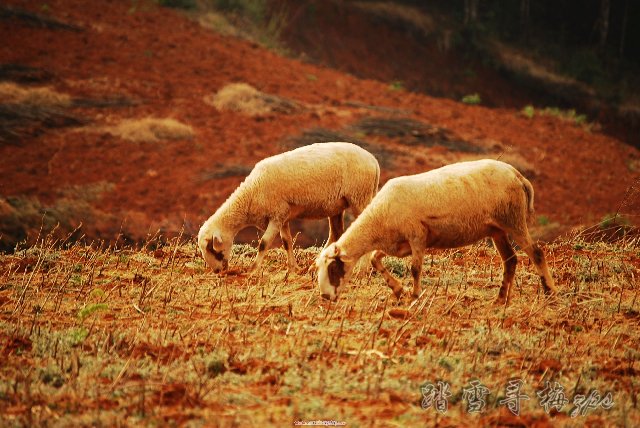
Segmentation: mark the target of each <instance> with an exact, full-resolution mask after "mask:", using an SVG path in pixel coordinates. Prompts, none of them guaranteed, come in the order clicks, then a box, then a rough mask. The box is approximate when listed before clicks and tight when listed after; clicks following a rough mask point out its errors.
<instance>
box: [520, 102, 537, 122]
mask: <svg viewBox="0 0 640 428" xmlns="http://www.w3.org/2000/svg"><path fill="white" fill-rule="evenodd" d="M535 114H536V109H535V108H534V107H533V106H532V105H528V106H525V107H524V108H523V109H522V115H523V116H524V117H526V118H527V119H532V118H533V116H534V115H535Z"/></svg>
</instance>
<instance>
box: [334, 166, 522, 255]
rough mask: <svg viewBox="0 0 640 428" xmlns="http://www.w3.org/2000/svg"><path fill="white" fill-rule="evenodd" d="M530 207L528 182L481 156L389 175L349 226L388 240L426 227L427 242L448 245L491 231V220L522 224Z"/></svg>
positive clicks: (509, 225) (494, 223)
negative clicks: (479, 158) (428, 168)
mask: <svg viewBox="0 0 640 428" xmlns="http://www.w3.org/2000/svg"><path fill="white" fill-rule="evenodd" d="M532 210H533V188H532V187H531V183H529V181H528V180H526V178H524V177H523V176H522V175H521V174H520V173H519V172H518V171H517V170H516V169H515V168H513V167H512V166H511V165H509V164H506V163H504V162H500V161H495V160H489V159H484V160H478V161H470V162H460V163H456V164H452V165H447V166H444V167H442V168H438V169H435V170H432V171H429V172H425V173H422V174H417V175H411V176H403V177H397V178H394V179H391V180H389V181H388V182H387V183H386V184H385V185H384V186H383V187H382V189H381V190H380V192H379V193H378V194H377V195H376V197H375V198H374V199H373V201H372V202H371V204H370V205H369V206H368V207H367V209H366V210H365V212H364V213H362V215H361V216H360V217H359V218H358V219H356V221H355V223H354V224H353V225H352V227H351V228H353V229H356V228H358V227H360V228H362V230H363V232H362V233H372V232H366V231H378V232H373V233H380V234H381V235H385V236H387V237H388V239H389V240H390V241H393V240H402V239H403V237H405V239H406V237H408V236H420V234H425V233H428V236H425V238H426V239H427V246H428V247H436V248H452V247H459V246H464V245H468V244H471V243H473V242H476V241H477V240H479V239H482V238H483V237H485V236H488V235H490V229H491V228H492V227H495V226H500V227H501V228H502V227H503V226H504V227H505V228H506V229H512V230H513V229H517V230H520V229H522V228H523V227H525V228H526V221H527V217H528V214H529V213H530V212H531V211H532ZM351 228H350V229H351ZM383 231H384V232H383ZM425 231H426V232H425ZM349 232H352V231H350V230H348V231H347V233H346V234H345V235H343V239H345V240H346V239H349V238H350V236H347V235H351V234H350V233H349ZM353 232H355V230H354V231H353Z"/></svg>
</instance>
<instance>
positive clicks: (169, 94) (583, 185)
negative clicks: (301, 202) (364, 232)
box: [0, 0, 640, 239]
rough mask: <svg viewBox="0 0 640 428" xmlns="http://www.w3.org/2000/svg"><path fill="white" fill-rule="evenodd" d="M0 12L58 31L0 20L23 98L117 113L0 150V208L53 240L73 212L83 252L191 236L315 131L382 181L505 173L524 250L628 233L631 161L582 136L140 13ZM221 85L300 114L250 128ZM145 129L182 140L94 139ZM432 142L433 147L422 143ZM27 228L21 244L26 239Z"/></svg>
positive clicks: (163, 13)
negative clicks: (532, 228) (368, 155)
mask: <svg viewBox="0 0 640 428" xmlns="http://www.w3.org/2000/svg"><path fill="white" fill-rule="evenodd" d="M6 4H8V5H13V6H14V7H16V8H21V9H24V10H27V11H29V12H32V13H37V14H39V15H40V16H46V17H50V18H53V19H55V20H57V21H59V22H63V23H66V24H70V26H71V27H69V28H66V27H63V28H59V27H52V26H50V25H44V24H43V23H42V22H41V21H37V20H36V21H33V20H26V19H22V18H20V17H15V16H13V17H10V18H9V19H4V20H2V21H0V38H1V39H2V40H3V41H4V42H3V44H2V47H0V64H2V65H7V64H13V65H15V64H18V65H21V66H28V67H32V68H34V69H36V71H35V73H36V74H37V76H40V78H41V79H40V82H37V83H31V85H32V86H34V87H35V86H42V85H43V84H46V85H48V86H51V87H53V88H54V89H55V90H56V91H57V92H60V93H63V94H68V95H70V96H71V97H72V98H73V99H75V100H87V99H91V100H114V99H116V100H126V102H122V103H117V102H114V103H112V104H109V103H103V105H102V106H97V105H98V104H96V103H94V104H90V103H84V104H83V103H82V102H76V103H75V104H73V106H72V107H71V108H70V109H69V110H68V111H69V112H70V113H71V114H73V115H75V116H77V117H78V118H81V119H82V120H81V122H82V123H84V124H85V125H84V126H83V127H82V126H68V127H62V128H57V129H47V130H40V131H41V132H40V133H38V134H37V135H36V134H35V133H34V134H31V135H30V136H24V137H22V138H20V140H19V141H17V142H16V141H14V142H13V144H9V143H6V142H5V143H0V195H1V196H3V197H5V198H7V199H6V200H9V199H8V198H13V200H15V198H28V197H32V198H37V200H38V201H39V204H40V205H38V204H36V208H37V207H40V209H41V210H46V209H48V208H49V207H54V206H55V207H57V210H58V211H59V212H62V213H72V214H70V216H72V217H73V216H74V215H75V217H76V218H75V219H73V221H69V228H73V227H75V226H77V225H78V224H79V221H81V220H83V216H82V215H81V214H82V213H86V212H87V210H88V212H89V214H88V215H87V216H86V217H85V218H84V220H85V221H84V226H83V229H82V231H83V232H84V233H85V234H86V236H87V237H89V238H92V239H96V238H99V239H112V238H113V237H115V236H116V235H117V234H118V233H119V232H122V233H124V234H125V235H126V236H127V237H129V238H131V239H141V238H144V237H145V236H146V235H147V233H155V231H157V230H159V229H160V230H161V231H162V232H163V233H165V234H175V233H178V231H180V230H181V228H182V226H183V225H184V232H185V233H186V234H187V235H189V234H194V233H196V232H197V230H198V228H199V225H200V224H201V223H202V221H203V220H204V219H206V217H208V216H209V215H210V214H211V213H212V212H213V211H214V210H215V209H216V208H217V207H218V206H219V205H220V203H221V202H222V201H224V199H225V198H226V197H227V196H228V195H229V194H230V193H231V191H232V190H233V189H234V188H235V187H236V186H237V185H238V184H239V183H240V181H241V180H242V178H243V176H244V175H245V174H246V171H248V170H249V169H250V168H251V167H252V166H253V164H255V163H256V162H257V161H258V160H260V159H262V158H264V157H266V156H270V155H273V154H276V153H279V152H282V151H284V150H287V149H289V148H291V147H293V146H295V145H296V144H300V142H299V141H301V140H305V141H307V142H309V141H308V140H309V139H313V138H316V140H318V139H322V136H332V135H331V133H330V132H329V131H332V132H333V133H334V134H335V133H339V134H340V135H343V136H347V137H348V138H351V139H358V140H360V141H362V142H364V143H365V144H367V147H369V148H371V149H372V151H373V152H374V153H375V154H376V155H378V157H379V159H380V161H381V164H382V166H383V172H382V178H383V181H385V180H387V179H389V178H391V177H394V176H397V175H404V174H412V173H417V172H421V171H424V170H427V169H431V168H434V167H438V166H441V165H443V164H446V163H450V162H453V161H457V160H460V159H467V158H471V157H493V158H498V157H500V158H501V159H504V160H507V161H510V162H512V163H513V164H514V165H515V166H516V167H518V168H520V169H521V170H522V171H523V173H524V174H525V175H527V176H528V177H529V178H530V179H531V180H532V182H533V184H534V187H535V189H536V210H537V216H538V219H539V223H541V224H543V225H537V227H536V229H537V230H536V234H537V236H539V237H543V238H550V237H553V236H555V235H557V234H558V233H560V232H563V231H566V230H569V229H571V228H573V227H576V226H585V225H593V224H595V223H598V222H599V221H600V220H601V219H602V218H603V216H605V215H606V214H609V213H615V212H618V211H619V212H620V213H623V214H625V215H626V216H627V217H628V218H630V219H631V220H632V221H637V213H638V209H639V208H640V198H638V194H637V191H636V190H637V188H634V187H633V185H634V180H636V181H635V183H637V178H638V171H640V151H639V150H638V149H635V148H633V147H630V146H628V145H625V144H624V143H622V142H621V141H619V140H616V139H614V138H612V137H609V136H607V135H604V134H602V133H600V132H598V131H597V126H596V127H593V128H592V129H591V130H588V129H586V127H583V126H579V125H575V124H573V123H571V122H569V121H563V120H560V119H558V118H556V117H552V116H536V117H534V118H532V119H529V118H526V117H524V116H523V115H522V114H521V113H520V112H519V111H518V110H515V109H509V108H487V107H482V106H469V105H465V104H461V103H458V102H454V101H451V100H446V99H439V98H433V97H430V96H426V95H421V94H417V93H411V92H408V91H406V90H404V89H402V88H397V87H394V86H392V85H389V82H381V81H374V80H366V79H359V78H356V77H354V76H352V75H349V74H346V73H344V72H338V71H336V70H332V69H329V68H324V67H321V66H316V65H312V64H308V63H305V62H302V61H298V60H293V59H288V58H284V57H281V56H278V55H277V54H276V53H274V52H271V51H268V50H265V49H263V48H261V47H260V46H258V45H257V44H254V43H251V42H247V41H243V40H239V39H236V38H233V37H229V36H222V35H220V34H217V33H215V32H212V31H210V30H207V29H204V28H202V27H200V26H199V25H198V24H197V23H195V22H194V21H192V20H189V19H188V18H187V17H185V16H184V15H183V14H181V13H180V12H177V11H175V10H171V9H165V8H161V7H158V6H157V5H155V3H154V2H151V1H146V2H144V1H143V2H136V3H132V2H128V1H109V2H103V3H101V4H100V5H99V6H98V7H96V6H91V7H88V6H87V5H86V3H85V2H81V1H77V0H54V1H51V2H48V3H47V4H46V7H43V6H42V3H40V2H36V1H9V2H7V3H6ZM354 24H355V25H357V24H358V21H357V20H355V21H354ZM355 52H357V56H358V57H359V58H362V59H366V58H367V57H368V54H367V52H361V51H355ZM445 66H446V64H443V65H442V67H445ZM425 78H426V79H427V78H428V79H437V77H435V76H425ZM237 82H245V83H248V84H250V85H252V86H253V87H255V88H257V89H258V90H260V91H262V92H264V93H267V94H272V95H275V96H278V97H281V98H283V99H287V100H290V101H293V102H295V103H296V105H298V106H301V108H298V109H294V110H292V111H284V112H272V113H267V114H260V115H255V116H250V115H245V114H242V113H239V112H233V111H218V110H217V109H216V108H215V107H214V106H212V105H211V103H209V102H207V100H208V99H209V98H210V97H212V96H213V95H214V94H215V93H216V92H217V91H219V90H220V89H221V88H222V87H224V86H225V85H227V84H230V83H237ZM506 90H507V89H504V88H502V87H500V88H497V89H496V91H498V92H500V91H506ZM148 117H155V118H172V119H175V120H177V121H179V122H182V123H183V124H186V125H189V126H190V127H191V128H192V129H193V132H194V136H193V137H192V138H183V139H178V140H166V139H160V140H159V141H155V142H132V141H129V140H126V139H124V138H122V137H119V136H115V135H114V134H113V133H109V132H106V131H105V127H106V126H114V125H116V124H118V123H119V122H121V121H123V120H128V119H144V118H148ZM380 118H383V119H389V118H391V119H393V120H395V121H396V122H401V123H404V122H402V121H406V120H408V119H411V120H413V121H417V125H416V124H415V123H414V125H415V126H414V127H415V128H416V129H412V132H402V130H398V129H395V130H391V131H393V132H391V131H390V128H389V126H390V125H389V124H388V123H387V124H386V125H385V126H386V127H385V126H381V125H380V124H378V125H375V126H373V127H371V126H370V127H369V128H365V127H364V126H363V123H371V120H372V119H374V122H375V120H378V119H380ZM393 120H392V122H393ZM367 121H369V122H367ZM376 126H377V127H376ZM43 131H46V132H43ZM309 131H313V132H309ZM305 132H306V133H307V134H305ZM305 135H306V137H305ZM314 135H315V136H317V137H314ZM433 135H435V137H434V138H435V139H436V141H435V144H434V141H431V140H429V138H427V137H429V136H433ZM301 137H304V138H301ZM296 138H298V140H297V141H298V142H296V141H295V139H296ZM212 177H220V178H212ZM91 186H93V187H91ZM91 189H94V190H91ZM95 189H98V190H95ZM83 191H84V192H85V193H91V192H93V193H95V194H93V195H92V196H91V197H89V196H86V197H84V198H85V199H83V203H84V204H85V205H82V207H81V208H78V207H77V206H75V205H74V202H73V201H74V200H75V199H74V198H76V199H77V198H80V196H78V195H82V194H83V193H82V192H83ZM70 194H71V195H75V196H69V195H70ZM1 202H3V201H2V200H0V212H2V209H1V208H3V206H2V203H1ZM5 205H6V202H5ZM14 205H15V204H14ZM87 206H88V208H87ZM14 208H15V206H14ZM83 210H84V211H83ZM78 213H80V214H78ZM96 213H97V214H96ZM16 218H18V217H16ZM87 219H88V220H87ZM542 219H544V220H542ZM16 221H17V220H16ZM17 222H18V223H19V221H17ZM38 226H39V224H38ZM37 229H38V227H31V228H30V229H29V230H28V232H29V233H30V234H31V235H32V236H33V235H34V234H35V233H37ZM5 233H6V232H5ZM320 235H322V233H320ZM320 235H318V236H320ZM316 239H318V238H316Z"/></svg>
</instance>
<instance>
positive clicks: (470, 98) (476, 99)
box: [461, 93, 482, 105]
mask: <svg viewBox="0 0 640 428" xmlns="http://www.w3.org/2000/svg"><path fill="white" fill-rule="evenodd" d="M461 101H462V102H463V103H465V104H469V105H476V104H480V103H481V102H482V99H480V94H478V93H474V94H469V95H465V96H464V97H462V100H461Z"/></svg>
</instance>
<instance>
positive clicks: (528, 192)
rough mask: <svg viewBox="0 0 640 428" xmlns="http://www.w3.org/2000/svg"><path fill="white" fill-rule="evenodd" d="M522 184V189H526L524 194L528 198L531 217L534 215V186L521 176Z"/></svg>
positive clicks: (528, 211) (528, 212)
mask: <svg viewBox="0 0 640 428" xmlns="http://www.w3.org/2000/svg"><path fill="white" fill-rule="evenodd" d="M520 182H521V183H522V188H523V189H524V194H525V195H526V196H527V214H528V215H529V217H531V216H532V215H533V212H534V208H533V186H532V185H531V182H530V181H529V180H527V179H526V178H524V177H523V176H522V175H521V176H520Z"/></svg>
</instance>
